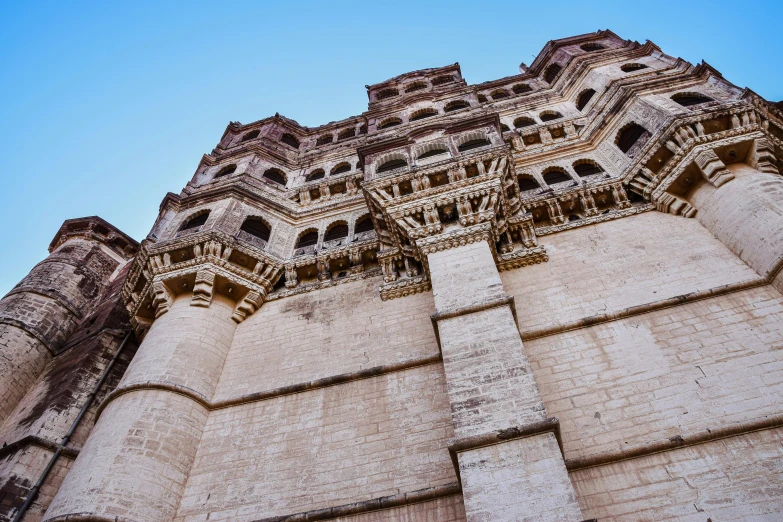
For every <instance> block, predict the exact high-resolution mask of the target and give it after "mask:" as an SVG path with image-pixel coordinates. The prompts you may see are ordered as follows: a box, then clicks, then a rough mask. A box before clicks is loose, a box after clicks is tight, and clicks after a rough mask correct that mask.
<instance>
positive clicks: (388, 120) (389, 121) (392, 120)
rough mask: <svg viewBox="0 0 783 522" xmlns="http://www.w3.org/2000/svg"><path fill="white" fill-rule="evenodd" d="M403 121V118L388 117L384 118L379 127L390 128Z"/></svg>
mask: <svg viewBox="0 0 783 522" xmlns="http://www.w3.org/2000/svg"><path fill="white" fill-rule="evenodd" d="M401 123H402V120H401V119H399V118H386V119H385V120H383V121H382V122H381V123H380V124H379V125H378V128H379V129H388V128H389V127H394V126H395V125H399V124H401Z"/></svg>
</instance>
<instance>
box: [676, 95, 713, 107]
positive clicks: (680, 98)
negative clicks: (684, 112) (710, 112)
mask: <svg viewBox="0 0 783 522" xmlns="http://www.w3.org/2000/svg"><path fill="white" fill-rule="evenodd" d="M672 100H674V101H676V102H677V103H679V104H680V105H682V106H683V107H691V106H692V105H700V104H702V103H707V102H711V101H714V100H713V99H712V98H710V97H709V96H705V95H704V94H699V93H695V92H681V93H678V94H675V95H674V96H672Z"/></svg>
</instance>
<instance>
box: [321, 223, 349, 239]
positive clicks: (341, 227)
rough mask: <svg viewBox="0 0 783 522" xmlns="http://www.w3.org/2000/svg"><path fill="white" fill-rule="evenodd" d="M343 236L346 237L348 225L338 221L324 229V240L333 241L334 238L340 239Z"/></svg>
mask: <svg viewBox="0 0 783 522" xmlns="http://www.w3.org/2000/svg"><path fill="white" fill-rule="evenodd" d="M344 237H348V225H347V224H345V223H338V224H336V225H332V227H331V228H329V230H327V231H326V235H325V236H324V241H334V240H335V239H342V238H344Z"/></svg>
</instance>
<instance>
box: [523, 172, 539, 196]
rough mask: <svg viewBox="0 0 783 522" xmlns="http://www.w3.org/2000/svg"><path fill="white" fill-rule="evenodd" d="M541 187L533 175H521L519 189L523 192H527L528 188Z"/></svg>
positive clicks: (535, 188)
mask: <svg viewBox="0 0 783 522" xmlns="http://www.w3.org/2000/svg"><path fill="white" fill-rule="evenodd" d="M540 188H541V187H540V186H539V185H538V181H536V180H535V178H534V177H533V176H527V175H524V174H523V175H522V176H519V190H520V191H521V192H527V191H528V190H538V189H540Z"/></svg>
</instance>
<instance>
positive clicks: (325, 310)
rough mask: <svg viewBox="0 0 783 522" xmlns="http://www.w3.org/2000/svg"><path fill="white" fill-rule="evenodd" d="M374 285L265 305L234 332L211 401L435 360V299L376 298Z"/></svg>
mask: <svg viewBox="0 0 783 522" xmlns="http://www.w3.org/2000/svg"><path fill="white" fill-rule="evenodd" d="M379 281H380V278H370V279H365V280H362V281H357V282H354V283H346V284H342V285H338V286H335V287H332V288H327V289H325V290H322V291H319V292H309V293H306V294H300V295H296V296H293V297H288V298H285V299H281V300H278V301H271V302H269V303H265V304H264V305H263V306H262V307H261V309H260V310H259V311H258V312H256V313H255V314H254V315H253V316H251V317H249V318H248V319H247V320H245V321H244V322H243V323H242V324H240V325H239V326H238V327H237V329H236V333H235V336H234V341H233V344H232V345H231V350H230V351H229V353H228V357H227V358H226V362H225V367H224V370H223V374H222V377H221V379H220V383H219V385H218V389H217V391H216V393H215V397H216V400H225V399H228V398H232V397H236V396H241V395H245V394H249V393H255V392H259V391H265V390H271V389H274V388H277V387H281V386H287V385H291V384H299V383H302V382H307V381H310V380H315V379H319V378H324V377H331V376H334V375H338V374H343V373H350V372H355V371H358V370H362V369H366V368H372V367H375V366H382V365H388V364H392V363H398V362H401V361H406V360H410V359H415V358H419V357H426V356H432V355H437V353H438V345H437V342H436V341H435V332H434V330H433V328H432V322H431V321H430V315H431V314H432V313H433V312H434V311H435V306H434V305H433V302H432V294H431V293H429V292H427V293H423V294H417V295H413V296H409V297H406V298H405V299H392V300H390V301H381V298H380V296H379V294H378V284H379Z"/></svg>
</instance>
